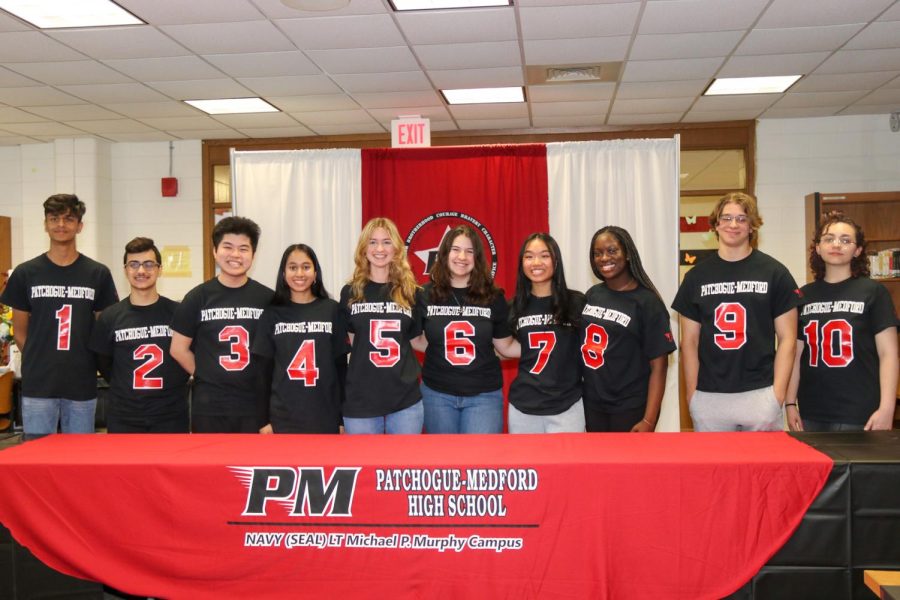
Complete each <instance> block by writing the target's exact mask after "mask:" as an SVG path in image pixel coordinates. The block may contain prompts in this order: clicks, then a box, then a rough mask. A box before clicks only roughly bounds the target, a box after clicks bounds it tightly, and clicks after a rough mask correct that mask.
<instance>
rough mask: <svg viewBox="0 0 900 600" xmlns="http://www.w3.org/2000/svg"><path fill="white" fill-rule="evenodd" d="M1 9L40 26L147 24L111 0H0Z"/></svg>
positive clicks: (52, 27)
mask: <svg viewBox="0 0 900 600" xmlns="http://www.w3.org/2000/svg"><path fill="white" fill-rule="evenodd" d="M0 8H2V9H3V10H5V11H6V12H8V13H12V14H14V15H15V16H17V17H19V18H20V19H22V20H24V21H28V22H29V23H31V24H32V25H34V26H35V27H39V28H41V29H60V28H63V27H108V26H111V25H143V24H144V21H141V20H140V19H138V18H137V17H135V16H134V15H133V14H131V13H130V12H128V11H127V10H125V9H124V8H122V7H121V6H119V5H118V4H116V3H115V2H111V1H110V0H0Z"/></svg>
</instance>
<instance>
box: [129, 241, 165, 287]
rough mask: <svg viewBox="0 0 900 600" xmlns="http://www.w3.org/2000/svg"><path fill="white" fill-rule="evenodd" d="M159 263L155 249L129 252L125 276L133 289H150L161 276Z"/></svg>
mask: <svg viewBox="0 0 900 600" xmlns="http://www.w3.org/2000/svg"><path fill="white" fill-rule="evenodd" d="M159 269H160V267H159V263H158V262H156V254H154V253H153V250H147V251H145V252H135V253H129V254H128V256H126V259H125V277H127V278H128V284H129V285H130V286H131V289H133V290H150V289H153V288H154V287H156V280H157V279H158V278H159Z"/></svg>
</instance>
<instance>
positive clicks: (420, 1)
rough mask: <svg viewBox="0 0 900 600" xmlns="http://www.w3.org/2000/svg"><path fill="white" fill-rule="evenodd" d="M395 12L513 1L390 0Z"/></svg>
mask: <svg viewBox="0 0 900 600" xmlns="http://www.w3.org/2000/svg"><path fill="white" fill-rule="evenodd" d="M390 2H391V4H392V5H393V6H394V10H395V11H398V12H399V11H403V10H438V9H448V8H482V7H485V6H509V5H510V4H512V0H390Z"/></svg>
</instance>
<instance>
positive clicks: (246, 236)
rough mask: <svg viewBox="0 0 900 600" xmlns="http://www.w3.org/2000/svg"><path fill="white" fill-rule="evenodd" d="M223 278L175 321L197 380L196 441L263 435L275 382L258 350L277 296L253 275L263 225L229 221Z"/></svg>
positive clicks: (221, 240) (179, 344)
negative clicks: (264, 407)
mask: <svg viewBox="0 0 900 600" xmlns="http://www.w3.org/2000/svg"><path fill="white" fill-rule="evenodd" d="M212 242H213V256H214V258H215V260H216V265H217V266H218V267H219V269H220V273H219V274H218V275H217V276H216V277H214V278H212V279H210V280H209V281H207V282H205V283H201V284H200V285H198V286H197V287H195V288H194V289H192V290H191V291H190V292H188V293H187V295H185V297H184V301H183V302H182V303H181V305H180V306H179V307H178V310H177V311H175V316H174V317H173V319H172V330H173V332H172V356H173V357H174V358H175V360H177V361H178V363H179V364H180V365H181V366H182V367H183V368H184V370H185V371H187V372H188V373H191V374H193V376H194V392H193V396H192V399H191V428H192V429H193V431H194V432H195V433H258V432H259V429H260V427H262V426H263V425H265V423H264V422H263V421H265V416H264V415H263V414H261V412H260V403H259V402H258V399H259V398H260V396H265V395H266V394H267V393H268V391H267V390H268V383H269V382H268V381H266V378H265V375H264V373H263V372H262V369H260V365H259V362H258V361H253V360H251V358H250V342H251V339H252V337H253V334H254V333H255V332H256V327H257V323H258V322H259V317H260V315H262V312H263V309H264V308H266V307H267V306H268V305H269V303H270V302H271V301H272V294H273V293H274V292H273V291H272V290H270V289H269V288H267V287H266V286H264V285H262V284H261V283H258V282H256V281H254V280H252V279H250V277H249V276H248V275H247V272H248V271H249V270H250V267H251V266H252V265H253V255H254V253H255V252H256V246H257V243H258V242H259V225H257V224H256V223H254V222H253V221H251V220H250V219H247V218H244V217H226V218H224V219H222V220H221V221H219V222H218V223H217V224H216V226H215V227H214V228H213V234H212Z"/></svg>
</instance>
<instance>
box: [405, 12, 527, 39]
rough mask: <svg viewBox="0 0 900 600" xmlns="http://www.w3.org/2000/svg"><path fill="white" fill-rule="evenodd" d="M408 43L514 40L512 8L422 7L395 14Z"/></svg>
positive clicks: (515, 35) (514, 30) (514, 14)
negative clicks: (447, 8) (450, 8)
mask: <svg viewBox="0 0 900 600" xmlns="http://www.w3.org/2000/svg"><path fill="white" fill-rule="evenodd" d="M395 17H396V19H397V22H398V23H399V24H400V28H401V29H402V30H403V34H404V35H405V37H406V39H407V40H409V43H410V44H413V45H418V44H465V43H471V42H496V41H506V40H515V39H517V38H518V35H517V33H516V13H515V10H514V9H513V8H512V7H501V8H485V9H482V10H477V11H475V10H421V11H410V12H401V13H397V14H396V15H395Z"/></svg>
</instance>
